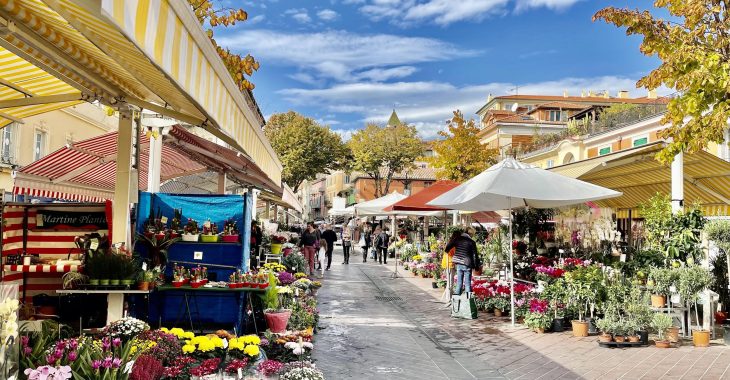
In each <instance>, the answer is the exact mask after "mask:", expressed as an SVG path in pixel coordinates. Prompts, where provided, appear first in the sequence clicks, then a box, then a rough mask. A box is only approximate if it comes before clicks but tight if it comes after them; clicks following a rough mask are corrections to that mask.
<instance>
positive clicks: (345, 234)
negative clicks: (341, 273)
mask: <svg viewBox="0 0 730 380" xmlns="http://www.w3.org/2000/svg"><path fill="white" fill-rule="evenodd" d="M351 247H352V235H351V234H350V229H349V228H343V229H342V252H343V254H344V256H345V261H343V262H342V264H343V265H347V264H350V248H351Z"/></svg>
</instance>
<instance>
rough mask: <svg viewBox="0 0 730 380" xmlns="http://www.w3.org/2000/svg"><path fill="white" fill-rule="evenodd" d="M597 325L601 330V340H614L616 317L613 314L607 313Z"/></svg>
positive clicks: (599, 337)
mask: <svg viewBox="0 0 730 380" xmlns="http://www.w3.org/2000/svg"><path fill="white" fill-rule="evenodd" d="M596 326H597V327H598V329H599V330H600V331H601V334H600V335H599V336H598V341H599V342H604V343H607V342H612V341H613V332H614V331H615V329H616V317H615V316H614V315H613V314H607V315H606V316H604V317H603V318H601V319H599V320H598V321H596Z"/></svg>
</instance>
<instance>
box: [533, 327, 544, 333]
mask: <svg viewBox="0 0 730 380" xmlns="http://www.w3.org/2000/svg"><path fill="white" fill-rule="evenodd" d="M535 332H536V333H538V334H545V329H544V328H542V327H536V328H535Z"/></svg>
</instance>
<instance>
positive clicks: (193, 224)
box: [182, 218, 200, 242]
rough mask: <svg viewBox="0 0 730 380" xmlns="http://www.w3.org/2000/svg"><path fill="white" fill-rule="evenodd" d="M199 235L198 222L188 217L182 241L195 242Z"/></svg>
mask: <svg viewBox="0 0 730 380" xmlns="http://www.w3.org/2000/svg"><path fill="white" fill-rule="evenodd" d="M199 237H200V229H198V222H197V221H196V220H194V219H193V218H188V222H187V224H185V228H184V231H183V235H182V241H187V242H196V241H198V238H199Z"/></svg>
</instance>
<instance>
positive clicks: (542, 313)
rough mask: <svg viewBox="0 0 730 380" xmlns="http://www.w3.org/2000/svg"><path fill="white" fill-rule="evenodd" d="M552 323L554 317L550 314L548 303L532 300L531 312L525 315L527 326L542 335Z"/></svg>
mask: <svg viewBox="0 0 730 380" xmlns="http://www.w3.org/2000/svg"><path fill="white" fill-rule="evenodd" d="M552 323H553V317H552V315H551V314H550V307H549V304H548V301H547V300H541V299H537V298H533V299H532V300H530V311H528V312H527V314H526V315H525V325H526V326H527V327H529V328H531V329H533V330H535V332H536V333H538V334H542V333H544V332H545V329H547V328H549V327H550V326H551V325H552Z"/></svg>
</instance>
